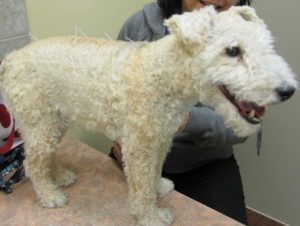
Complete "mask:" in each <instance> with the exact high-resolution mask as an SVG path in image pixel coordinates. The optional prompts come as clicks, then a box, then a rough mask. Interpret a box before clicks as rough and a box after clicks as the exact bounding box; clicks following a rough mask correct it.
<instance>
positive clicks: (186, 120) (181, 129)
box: [176, 112, 191, 133]
mask: <svg viewBox="0 0 300 226" xmlns="http://www.w3.org/2000/svg"><path fill="white" fill-rule="evenodd" d="M190 118H191V113H190V112H189V113H188V114H187V115H186V117H185V119H184V121H183V123H182V124H181V126H180V127H179V128H178V130H177V131H176V133H180V132H182V131H183V130H184V129H185V128H186V127H187V126H188V124H189V122H190Z"/></svg>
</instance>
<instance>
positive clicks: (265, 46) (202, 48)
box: [166, 6, 297, 136]
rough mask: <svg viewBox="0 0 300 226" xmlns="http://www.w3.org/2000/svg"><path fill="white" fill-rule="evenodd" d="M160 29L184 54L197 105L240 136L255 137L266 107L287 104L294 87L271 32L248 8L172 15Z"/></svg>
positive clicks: (206, 10) (252, 10) (203, 10)
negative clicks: (166, 30) (205, 107)
mask: <svg viewBox="0 0 300 226" xmlns="http://www.w3.org/2000/svg"><path fill="white" fill-rule="evenodd" d="M166 25H167V26H168V28H169V29H170V31H171V33H173V34H174V35H175V36H176V37H177V41H178V42H179V43H180V46H181V48H183V49H184V51H186V52H187V53H188V55H189V57H188V58H187V62H188V63H187V65H188V66H187V68H188V69H187V70H189V73H190V76H191V77H190V78H191V79H192V80H193V81H194V83H195V89H194V92H197V95H198V96H199V101H200V102H202V103H204V104H206V105H209V106H211V107H213V108H214V109H215V110H216V111H217V112H218V113H219V114H220V115H222V116H223V118H224V121H225V123H226V124H227V125H228V126H229V127H232V128H233V129H234V130H235V132H236V133H237V134H238V135H240V136H247V135H250V134H252V133H254V132H256V131H257V129H258V128H259V127H260V123H261V121H262V118H263V116H264V114H265V111H266V107H267V106H268V105H270V104H275V103H279V102H282V101H285V100H287V99H289V98H290V97H291V96H292V95H293V93H294V91H295V90H296V88H297V82H296V80H295V79H294V75H293V72H292V71H291V69H290V68H289V66H288V65H287V63H286V62H285V61H284V59H282V58H281V57H280V56H278V55H277V54H276V52H275V51H274V48H273V38H272V35H271V33H270V32H269V30H268V29H267V27H266V25H265V24H264V22H263V21H262V20H261V19H259V17H258V16H257V15H256V13H255V11H254V9H252V8H250V7H247V6H243V7H232V8H230V9H229V10H227V11H225V12H221V13H218V14H217V13H216V11H215V10H214V9H213V7H206V8H205V9H201V10H200V11H195V12H192V13H184V14H183V15H176V16H173V17H171V18H170V19H169V20H167V21H166ZM183 82H184V81H183Z"/></svg>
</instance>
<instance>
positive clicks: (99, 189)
mask: <svg viewBox="0 0 300 226" xmlns="http://www.w3.org/2000/svg"><path fill="white" fill-rule="evenodd" d="M57 154H58V156H59V158H60V160H61V161H62V162H63V163H64V164H65V165H66V166H68V167H70V168H71V169H73V170H74V171H75V172H76V174H77V180H76V183H75V184H74V185H72V186H70V187H66V188H64V190H65V191H66V192H67V193H68V194H69V198H70V201H69V204H68V205H67V206H66V207H63V208H57V209H47V208H43V207H41V206H40V205H39V204H38V202H37V199H36V196H35V194H34V192H33V189H32V185H31V183H30V181H29V180H28V179H25V180H24V181H23V182H21V183H19V184H17V185H15V186H14V187H13V189H14V191H13V193H12V194H10V195H6V194H4V193H2V192H1V193H0V225H1V226H15V225H20V226H27V225H30V226H43V225H45V226H46V225H47V226H58V225H63V226H68V225H72V226H73V225H74V226H75V225H76V226H77V225H78V226H85V225H93V226H98V225H99V226H102V225H103V226H131V225H132V226H133V225H136V223H135V220H134V218H133V217H132V216H131V215H130V213H129V210H128V205H127V201H126V197H127V196H126V195H127V185H126V182H125V178H124V175H123V173H122V171H121V170H120V169H119V167H118V166H117V165H116V164H115V163H114V161H113V160H112V159H111V158H109V157H108V156H106V155H105V154H102V153H101V152H99V151H96V150H94V149H93V148H91V147H90V146H88V145H86V144H84V143H82V142H80V141H78V140H75V139H73V138H70V137H65V138H64V140H63V142H62V144H61V148H60V150H59V151H58V153H57ZM158 204H159V206H163V207H168V208H170V209H171V211H172V213H173V215H174V218H175V220H174V222H173V224H172V225H173V226H206V225H207V226H221V225H222V226H223V225H224V226H225V225H226V226H227V225H228V226H229V225H230V226H235V225H236V226H237V225H241V224H240V223H238V222H236V221H234V220H232V219H230V218H228V217H226V216H224V215H222V214H220V213H218V212H216V211H214V210H212V209H210V208H208V207H206V206H204V205H202V204H201V203H198V202H196V201H194V200H192V199H190V198H188V197H186V196H184V195H182V194H180V193H178V192H176V191H173V192H171V193H170V194H169V195H168V196H166V197H165V198H163V199H161V200H159V202H158Z"/></svg>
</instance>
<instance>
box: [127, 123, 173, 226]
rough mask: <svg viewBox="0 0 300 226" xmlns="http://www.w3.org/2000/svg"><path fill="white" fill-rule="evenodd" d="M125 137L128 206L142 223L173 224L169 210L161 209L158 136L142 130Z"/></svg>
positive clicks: (158, 225) (135, 130) (134, 131)
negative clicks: (158, 184) (159, 202)
mask: <svg viewBox="0 0 300 226" xmlns="http://www.w3.org/2000/svg"><path fill="white" fill-rule="evenodd" d="M126 134H129V136H125V137H124V140H123V142H124V143H123V160H124V163H125V168H124V170H125V174H126V177H127V182H128V186H129V205H130V210H131V213H132V214H134V215H135V216H136V217H137V219H138V221H139V223H140V224H141V225H149V226H150V225H151V226H152V225H155V226H166V225H170V224H171V222H172V220H173V217H172V215H171V214H170V212H169V211H168V210H167V209H164V208H158V207H157V205H156V200H157V194H156V191H157V174H158V173H159V172H158V170H157V166H158V163H159V160H158V158H159V154H158V152H159V147H160V144H159V139H155V135H153V136H152V135H149V134H148V133H147V132H145V130H143V129H140V130H139V129H136V128H135V129H133V130H131V131H130V132H129V131H128V132H126Z"/></svg>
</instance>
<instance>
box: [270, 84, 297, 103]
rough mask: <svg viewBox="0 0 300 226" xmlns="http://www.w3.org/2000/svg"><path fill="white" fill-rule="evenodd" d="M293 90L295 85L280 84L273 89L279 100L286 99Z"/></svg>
mask: <svg viewBox="0 0 300 226" xmlns="http://www.w3.org/2000/svg"><path fill="white" fill-rule="evenodd" d="M295 90H296V89H295V87H292V86H280V87H277V88H276V89H275V91H276V93H277V95H278V96H279V98H280V100H281V101H285V100H288V99H289V98H290V97H291V96H293V94H294V93H295Z"/></svg>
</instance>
